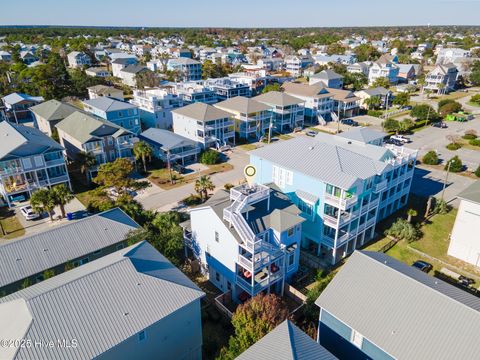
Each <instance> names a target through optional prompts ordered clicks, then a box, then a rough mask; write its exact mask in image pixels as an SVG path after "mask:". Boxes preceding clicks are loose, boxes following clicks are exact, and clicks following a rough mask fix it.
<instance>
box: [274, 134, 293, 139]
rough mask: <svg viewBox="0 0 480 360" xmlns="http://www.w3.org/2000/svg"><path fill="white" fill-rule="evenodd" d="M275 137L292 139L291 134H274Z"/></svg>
mask: <svg viewBox="0 0 480 360" xmlns="http://www.w3.org/2000/svg"><path fill="white" fill-rule="evenodd" d="M275 137H278V138H279V139H280V140H289V139H293V136H292V135H288V134H276V135H275Z"/></svg>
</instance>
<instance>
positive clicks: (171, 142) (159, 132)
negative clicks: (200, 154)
mask: <svg viewBox="0 0 480 360" xmlns="http://www.w3.org/2000/svg"><path fill="white" fill-rule="evenodd" d="M139 138H140V139H142V140H145V141H147V142H153V143H155V145H157V146H159V147H160V148H162V149H163V150H165V151H167V150H172V149H175V148H178V147H182V146H196V144H197V143H196V142H195V141H193V140H190V139H188V138H186V137H184V136H182V135H179V134H175V133H174V132H172V131H169V130H164V129H157V128H150V129H148V130H146V131H144V132H142V133H141V134H140V135H139Z"/></svg>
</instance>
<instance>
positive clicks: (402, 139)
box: [390, 135, 410, 144]
mask: <svg viewBox="0 0 480 360" xmlns="http://www.w3.org/2000/svg"><path fill="white" fill-rule="evenodd" d="M390 139H392V140H397V141H400V142H402V143H404V144H407V143H409V142H410V139H409V138H407V137H405V136H402V135H392V136H390Z"/></svg>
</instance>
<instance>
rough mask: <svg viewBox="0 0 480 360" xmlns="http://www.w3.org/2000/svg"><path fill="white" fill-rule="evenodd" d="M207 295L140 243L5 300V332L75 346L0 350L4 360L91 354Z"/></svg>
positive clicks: (1, 315)
mask: <svg viewBox="0 0 480 360" xmlns="http://www.w3.org/2000/svg"><path fill="white" fill-rule="evenodd" d="M203 296H204V293H203V292H202V291H201V290H200V289H199V288H198V287H197V286H196V285H195V284H194V283H193V282H192V281H190V279H188V278H187V277H186V276H185V275H184V274H182V272H181V271H180V270H178V269H177V268H176V267H175V266H173V265H172V264H171V263H170V262H169V261H168V260H167V259H166V258H165V257H164V256H163V255H162V254H160V253H159V252H158V251H157V250H155V249H154V248H153V247H152V246H151V245H150V244H149V243H148V242H145V241H143V242H141V243H139V244H136V245H133V246H131V247H129V248H126V249H123V250H120V251H117V252H115V253H113V254H110V255H107V256H105V257H102V258H100V259H98V260H96V261H93V262H91V263H88V264H85V265H82V266H80V267H78V268H75V269H73V270H70V271H67V272H65V273H63V274H60V275H57V276H54V277H53V278H50V279H48V280H46V281H42V282H41V283H38V284H36V285H33V286H30V287H28V288H26V289H25V290H21V291H18V292H16V293H14V294H11V295H9V296H6V297H4V298H1V299H0V322H1V323H2V326H1V327H0V336H2V338H9V336H18V338H19V339H21V338H24V339H32V341H33V340H37V341H39V340H43V341H49V340H54V341H56V339H66V340H71V339H76V340H77V341H78V346H77V347H76V348H75V349H72V348H65V347H57V346H54V347H52V348H49V347H46V346H44V347H40V346H36V347H33V346H32V347H23V348H19V349H18V352H17V353H16V354H15V352H14V351H15V350H16V349H15V348H14V350H13V351H12V350H11V349H12V348H1V349H0V358H2V359H18V360H20V359H64V360H73V359H92V358H95V357H96V356H98V355H100V354H102V353H104V352H106V351H108V350H109V349H111V348H112V347H114V346H116V345H118V344H120V343H121V342H123V341H125V340H127V339H129V338H131V337H132V336H136V335H137V334H138V333H139V332H140V331H142V330H144V329H145V328H148V327H149V326H151V325H153V324H155V323H157V322H158V321H160V320H162V319H163V318H165V317H167V316H175V315H173V314H174V313H175V311H177V310H178V309H181V308H183V307H184V306H186V305H188V304H190V303H192V302H194V301H196V300H199V299H200V298H201V297H203ZM11 313H14V314H15V317H14V318H12V316H11V315H10V314H11ZM6 321H8V322H6ZM187 335H188V334H187Z"/></svg>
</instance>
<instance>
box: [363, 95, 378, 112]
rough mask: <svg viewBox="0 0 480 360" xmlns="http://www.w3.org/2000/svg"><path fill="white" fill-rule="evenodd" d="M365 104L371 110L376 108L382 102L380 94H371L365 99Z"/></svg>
mask: <svg viewBox="0 0 480 360" xmlns="http://www.w3.org/2000/svg"><path fill="white" fill-rule="evenodd" d="M364 102H365V104H366V105H367V106H368V109H369V110H374V109H376V108H378V107H380V105H381V104H382V101H381V100H380V97H378V96H371V97H369V98H368V99H365V101H364Z"/></svg>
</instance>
